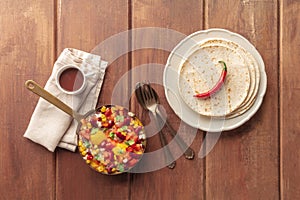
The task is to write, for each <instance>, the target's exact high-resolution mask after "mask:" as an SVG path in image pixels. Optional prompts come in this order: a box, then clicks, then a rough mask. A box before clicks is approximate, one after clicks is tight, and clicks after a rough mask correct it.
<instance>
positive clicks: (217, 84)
mask: <svg viewBox="0 0 300 200" xmlns="http://www.w3.org/2000/svg"><path fill="white" fill-rule="evenodd" d="M219 63H222V64H223V65H224V68H223V71H222V74H221V77H220V79H219V81H218V82H217V83H216V85H215V86H214V87H213V88H212V89H210V90H209V91H207V92H204V93H199V94H195V95H194V97H197V98H206V97H209V96H211V95H212V94H214V93H216V92H217V91H218V90H219V89H220V88H221V86H222V85H223V84H224V81H225V77H226V74H227V66H226V63H225V62H224V61H219Z"/></svg>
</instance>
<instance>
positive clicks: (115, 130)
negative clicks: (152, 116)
mask: <svg viewBox="0 0 300 200" xmlns="http://www.w3.org/2000/svg"><path fill="white" fill-rule="evenodd" d="M145 145H146V135H145V132H144V127H143V125H142V123H141V122H140V121H139V120H138V119H137V118H136V117H135V115H134V114H133V113H131V112H129V111H128V110H127V109H125V108H124V107H121V106H102V107H100V108H99V109H98V110H96V112H95V113H93V114H91V115H89V116H87V117H86V118H85V119H82V120H81V126H80V129H79V142H78V146H79V152H80V153H81V155H82V157H83V159H84V160H85V161H86V163H87V164H89V165H90V167H92V168H93V169H94V170H96V171H98V172H101V173H103V174H120V173H123V172H126V171H128V170H130V169H131V168H132V167H134V166H135V165H136V163H137V162H138V161H139V160H140V159H141V156H142V155H143V153H144V151H145Z"/></svg>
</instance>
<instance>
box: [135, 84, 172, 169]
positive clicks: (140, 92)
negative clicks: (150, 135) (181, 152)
mask: <svg viewBox="0 0 300 200" xmlns="http://www.w3.org/2000/svg"><path fill="white" fill-rule="evenodd" d="M135 91H136V92H135V93H136V96H137V99H138V101H139V103H140V104H141V106H142V107H143V108H145V109H146V110H149V111H150V112H151V113H152V115H153V117H154V119H155V122H156V125H157V128H158V130H159V131H158V134H159V138H160V142H161V146H162V147H163V149H164V155H165V159H166V163H167V164H168V168H170V169H173V168H174V167H175V165H176V162H175V159H174V158H173V155H172V154H171V151H170V149H169V147H168V146H167V140H166V138H165V136H164V134H163V132H162V130H161V129H160V127H161V126H162V125H161V124H160V121H159V118H158V116H157V113H156V109H157V104H156V102H155V99H154V98H153V96H152V94H150V93H149V91H146V90H144V89H143V85H142V84H140V83H138V84H137V87H136V90H135Z"/></svg>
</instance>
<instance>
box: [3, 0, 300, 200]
mask: <svg viewBox="0 0 300 200" xmlns="http://www.w3.org/2000/svg"><path fill="white" fill-rule="evenodd" d="M299 13H300V2H299V1H298V0H278V1H275V0H260V1H255V0H240V1H238V0H226V1H221V0H189V1H183V0H174V1H167V0H148V1H147V0H140V1H138V0H129V1H125V0H114V1H109V0H88V1H83V0H82V1H80V0H72V1H70V0H58V1H47V0H44V1H43V0H21V1H8V0H2V1H1V3H0V30H1V36H0V38H1V40H0V63H1V67H0V76H1V86H0V87H1V90H0V91H1V96H0V98H1V105H2V106H1V108H2V117H1V121H0V127H1V132H0V133H1V145H0V163H1V164H0V177H1V178H0V191H1V192H0V199H89V198H90V199H180V200H181V199H299V198H300V175H299V172H300V151H299V143H298V142H300V134H299V133H300V131H299V129H300V123H299V120H300V115H299V112H300V103H299V99H300V90H299V88H300V82H299V78H298V76H299V73H300V68H299V67H298V64H299V63H300V53H299V52H300V50H299V47H300V46H299V45H300V29H299V27H300V14H299ZM145 27H161V28H167V29H170V30H173V31H178V32H179V33H181V34H185V35H189V34H191V33H193V32H195V31H199V30H204V29H208V28H214V27H217V28H225V29H228V30H230V31H233V32H236V33H239V34H241V35H243V36H244V37H246V38H247V39H248V40H249V41H250V42H251V43H252V44H254V45H255V47H256V48H257V49H258V51H259V52H260V54H261V55H262V57H263V60H264V62H265V66H266V73H267V76H268V84H267V88H268V89H267V93H266V96H265V98H264V102H263V104H262V106H261V108H260V109H259V111H258V112H257V113H256V114H255V116H254V117H253V118H251V120H249V121H248V122H247V123H245V124H244V125H243V126H241V127H239V128H237V129H235V130H232V131H227V132H223V133H222V136H221V138H220V139H219V141H218V143H217V144H216V146H215V147H214V148H213V150H212V151H211V152H210V153H209V155H208V156H206V157H205V158H204V159H200V158H198V157H196V158H195V160H193V161H189V160H186V159H184V157H183V156H182V157H180V158H179V159H178V160H177V166H176V168H175V169H174V170H170V169H168V168H163V169H160V170H157V171H153V172H148V173H141V174H123V175H119V176H113V177H110V176H103V175H100V174H97V173H95V172H94V171H92V170H91V169H89V168H88V167H86V166H85V164H84V162H82V159H81V158H80V156H79V155H78V154H77V153H72V152H69V151H67V150H64V149H60V148H57V150H56V151H55V153H51V152H49V151H47V150H46V149H45V148H43V147H42V146H40V145H37V144H35V143H33V142H31V141H29V140H27V139H25V138H23V134H24V131H25V130H26V127H27V125H28V122H29V120H30V117H31V114H32V112H33V110H34V108H35V106H36V103H37V100H38V97H37V96H36V95H34V94H32V93H30V92H29V91H28V90H26V89H25V87H24V82H25V81H26V80H27V79H34V80H36V81H37V82H39V83H40V84H42V85H44V84H45V83H46V81H47V80H48V78H49V76H50V73H51V71H52V66H53V63H54V62H55V60H56V59H57V57H58V55H59V54H60V53H61V51H62V50H63V49H64V48H67V47H71V48H77V49H81V50H83V51H87V52H90V51H91V50H92V49H93V48H95V46H97V45H98V44H100V43H101V42H103V41H105V40H107V39H108V38H109V37H111V36H114V35H115V34H119V33H122V32H124V31H127V30H132V29H136V28H145ZM147 41H150V43H151V42H153V41H155V42H157V44H156V45H158V46H159V45H160V43H161V42H163V41H160V40H153V38H149V37H148V38H147V36H145V38H143V41H136V40H135V36H134V34H128V40H125V41H123V42H124V44H126V45H127V48H128V51H127V52H126V53H125V54H124V55H120V56H119V57H117V58H116V59H115V60H114V61H113V62H112V63H109V67H108V70H107V72H106V76H105V81H104V85H103V88H104V90H103V91H102V92H101V94H100V99H99V103H101V104H103V103H110V100H111V95H112V89H113V88H114V86H115V85H116V84H117V82H118V80H119V79H120V78H121V77H122V76H123V75H124V74H126V73H127V72H128V71H130V70H132V69H135V68H136V67H139V66H141V65H143V64H147V63H159V64H162V65H164V64H165V63H166V60H167V57H168V55H169V53H170V52H169V51H166V50H159V49H140V50H136V51H131V50H132V49H133V48H134V45H133V44H139V42H147ZM177 42H179V40H178V41H177ZM124 44H122V45H124ZM176 44H177V43H176V42H174V41H173V42H172V43H171V44H170V45H171V46H172V47H174V46H175V45H176ZM122 47H124V46H122ZM106 56H107V55H106ZM108 56H109V55H108ZM103 59H108V58H106V57H105V56H103ZM149 76H151V77H156V80H161V79H162V70H160V71H153V70H148V71H146V72H144V73H132V74H130V76H127V77H126V78H127V81H126V84H125V85H124V90H122V91H121V92H122V93H121V94H122V95H125V96H126V95H127V96H128V95H129V96H130V94H131V93H132V92H133V91H132V90H131V89H128V88H130V87H128V86H130V85H132V84H135V81H136V80H138V78H141V77H142V78H143V79H145V80H147V77H149ZM155 88H156V89H157V90H158V92H159V94H160V96H161V103H162V105H163V107H164V109H165V110H166V111H167V113H168V117H169V120H170V121H171V123H172V125H173V126H174V127H176V128H178V124H179V123H180V119H179V118H178V117H177V116H176V115H175V113H174V112H173V111H172V109H171V108H170V106H169V105H168V102H167V100H166V98H165V96H164V90H163V87H162V86H161V85H156V87H155ZM122 101H124V102H123V103H126V101H127V102H128V101H129V99H128V98H127V99H126V98H124V99H123V100H122ZM129 103H130V104H129V105H130V109H131V110H132V111H134V112H135V113H137V115H138V116H139V117H140V118H141V120H142V121H143V122H145V123H148V122H149V115H148V114H147V113H146V112H145V111H143V109H142V108H141V107H140V106H139V105H138V103H137V101H136V99H135V98H134V96H132V98H131V100H130V101H129ZM182 126H183V128H185V130H186V131H187V132H188V131H189V130H190V127H189V126H187V125H185V124H183V125H182ZM205 136H206V133H205V132H202V131H200V130H199V131H198V133H197V135H196V137H195V139H194V140H193V142H192V145H191V147H192V148H193V149H194V150H195V151H196V154H198V152H199V150H200V146H201V144H202V141H203V139H204V138H205ZM159 148H160V145H159V140H158V137H157V136H154V137H152V138H150V139H149V142H148V148H147V151H153V150H156V149H159Z"/></svg>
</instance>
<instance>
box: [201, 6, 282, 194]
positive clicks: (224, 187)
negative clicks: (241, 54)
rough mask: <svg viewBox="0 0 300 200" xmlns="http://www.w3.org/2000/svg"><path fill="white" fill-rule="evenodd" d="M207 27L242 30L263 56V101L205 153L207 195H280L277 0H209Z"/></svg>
mask: <svg viewBox="0 0 300 200" xmlns="http://www.w3.org/2000/svg"><path fill="white" fill-rule="evenodd" d="M205 5H206V8H205V9H206V14H205V16H206V17H205V18H206V22H205V24H206V28H212V27H221V28H226V29H229V30H231V31H234V32H237V33H239V34H242V35H244V36H245V37H246V38H247V39H248V40H250V42H252V43H253V44H254V45H255V46H256V48H257V49H258V51H259V52H260V54H261V55H262V57H263V60H264V62H265V66H266V73H267V77H268V84H267V93H266V96H265V99H264V102H263V104H262V106H261V108H260V109H259V111H258V112H257V113H256V114H255V116H254V117H253V118H252V119H251V120H250V121H248V122H247V123H246V124H244V125H243V126H242V127H240V128H238V129H236V130H233V131H229V132H224V133H222V136H221V138H220V139H219V141H218V143H217V145H216V146H215V147H214V149H213V151H212V152H211V153H210V154H209V155H208V156H207V157H206V198H207V199H279V175H278V171H279V170H278V165H279V154H278V152H279V130H278V129H279V127H278V106H279V105H278V98H277V97H278V27H277V23H278V16H277V14H278V5H277V1H275V0H273V1H251V0H250V1H226V3H225V2H223V1H206V3H205Z"/></svg>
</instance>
